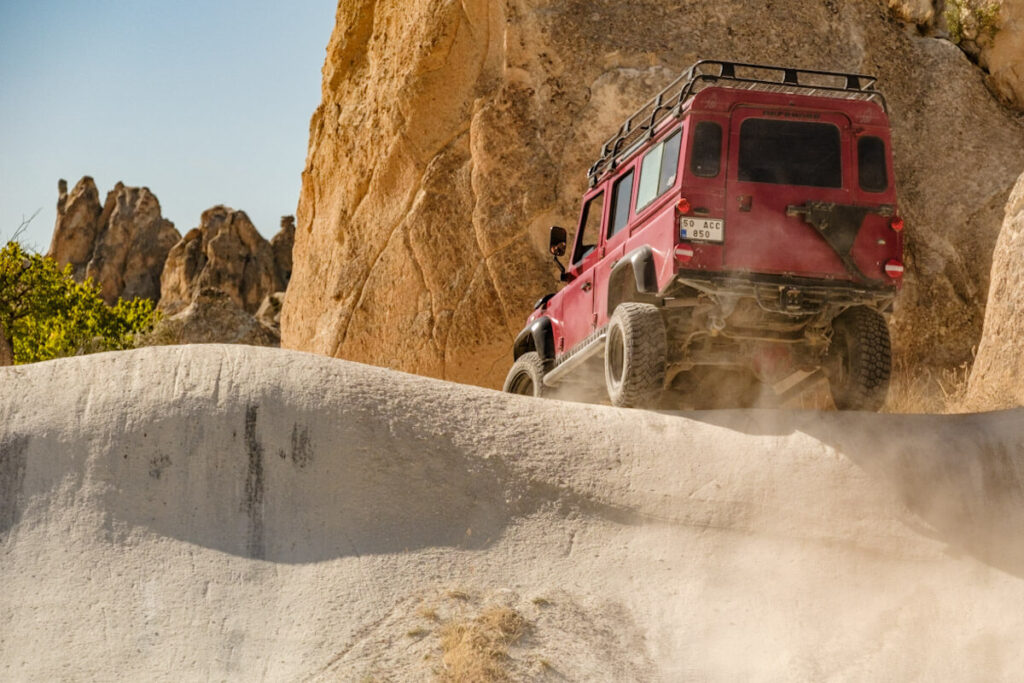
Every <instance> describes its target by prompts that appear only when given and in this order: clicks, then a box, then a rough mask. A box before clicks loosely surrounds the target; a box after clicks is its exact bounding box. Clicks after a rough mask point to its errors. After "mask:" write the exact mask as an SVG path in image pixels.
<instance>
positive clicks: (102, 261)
mask: <svg viewBox="0 0 1024 683" xmlns="http://www.w3.org/2000/svg"><path fill="white" fill-rule="evenodd" d="M58 189H59V191H60V195H59V197H58V200H57V224H56V226H55V227H54V231H53V240H52V242H51V244H50V251H49V253H48V254H47V255H48V256H50V257H52V258H54V259H55V260H56V261H57V262H58V263H59V264H60V265H61V266H65V265H67V264H71V266H72V268H73V269H74V276H75V279H77V280H79V281H81V280H84V279H85V278H92V279H93V281H94V282H95V283H96V285H97V286H98V287H99V289H100V293H101V294H102V296H103V298H104V300H106V302H107V303H108V304H113V303H114V302H115V301H117V299H118V298H123V299H132V298H136V297H138V298H145V299H152V300H154V301H157V300H159V299H160V276H161V274H162V272H163V268H164V261H165V260H166V259H167V253H168V252H169V251H170V249H171V247H172V246H174V243H175V242H177V241H178V240H179V239H180V238H181V235H180V233H178V231H177V230H175V228H174V224H173V223H171V222H170V221H169V220H167V219H165V218H164V217H163V216H162V215H161V212H160V201H159V200H158V199H157V198H156V196H155V195H154V194H153V193H152V192H150V191H149V188H148V187H126V186H125V185H124V184H123V183H118V184H117V185H115V186H114V189H113V190H111V191H110V192H108V193H107V199H106V201H105V202H104V204H103V206H102V207H101V206H100V203H99V192H98V191H97V189H96V183H95V182H94V181H93V179H92V178H90V177H89V176H85V177H83V178H82V179H81V180H80V181H78V183H77V184H76V185H75V187H74V189H73V190H72V191H71V193H70V194H68V193H67V183H66V182H65V181H64V180H61V181H60V183H59V184H58Z"/></svg>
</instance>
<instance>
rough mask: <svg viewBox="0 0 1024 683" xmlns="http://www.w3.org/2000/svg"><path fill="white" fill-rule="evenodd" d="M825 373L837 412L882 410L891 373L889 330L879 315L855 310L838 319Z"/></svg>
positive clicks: (865, 309)
mask: <svg viewBox="0 0 1024 683" xmlns="http://www.w3.org/2000/svg"><path fill="white" fill-rule="evenodd" d="M824 370H825V374H826V376H827V377H828V385H829V389H830V390H831V392H832V401H833V402H834V403H835V404H836V408H838V409H839V410H870V411H878V410H879V409H881V407H882V405H883V404H884V403H885V397H886V394H888V392H889V375H890V374H891V372H892V349H891V346H890V342H889V326H888V325H886V322H885V318H883V317H882V314H881V313H879V312H878V311H875V310H873V309H870V308H865V307H864V306H854V307H853V308H848V309H846V310H845V311H843V313H842V314H840V315H839V316H837V317H836V319H835V320H833V321H832V343H831V345H830V346H829V349H828V354H827V356H826V359H825V368H824Z"/></svg>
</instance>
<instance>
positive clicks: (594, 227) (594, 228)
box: [572, 192, 604, 266]
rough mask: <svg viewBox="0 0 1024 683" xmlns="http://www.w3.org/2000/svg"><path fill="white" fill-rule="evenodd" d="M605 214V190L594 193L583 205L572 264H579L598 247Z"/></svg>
mask: <svg viewBox="0 0 1024 683" xmlns="http://www.w3.org/2000/svg"><path fill="white" fill-rule="evenodd" d="M602 216H604V192H601V193H599V194H597V195H594V196H593V197H591V198H590V201H588V202H587V204H586V206H584V207H583V215H582V217H581V218H580V227H579V230H578V231H577V235H576V246H575V248H574V249H573V250H572V265H574V266H578V265H579V264H580V263H582V262H583V259H584V258H586V256H587V254H589V253H590V252H592V251H594V250H595V249H597V240H598V239H599V238H600V236H601V218H602Z"/></svg>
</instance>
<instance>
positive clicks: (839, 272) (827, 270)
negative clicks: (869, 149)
mask: <svg viewBox="0 0 1024 683" xmlns="http://www.w3.org/2000/svg"><path fill="white" fill-rule="evenodd" d="M729 137H730V144H729V147H728V149H729V151H728V165H727V169H728V170H727V173H728V175H727V177H726V188H727V195H726V222H725V225H726V228H725V243H724V249H723V266H724V268H725V269H726V270H730V271H739V272H753V273H772V274H779V275H798V276H805V277H819V278H840V279H849V278H850V277H851V276H850V273H849V272H848V271H847V269H846V268H845V267H844V265H843V262H842V260H841V259H840V257H839V254H838V253H837V252H836V250H835V249H834V248H833V247H831V246H830V245H829V244H828V242H826V240H825V239H824V238H823V237H822V234H821V233H820V232H819V231H818V230H817V229H816V228H815V227H813V226H812V225H811V224H809V223H808V222H807V221H806V220H805V219H804V215H803V214H801V213H800V212H799V209H800V208H801V207H806V206H807V205H808V203H809V202H825V203H835V204H841V205H847V204H850V203H851V192H850V189H849V188H850V180H849V170H850V169H851V168H852V158H851V157H852V154H851V150H850V142H849V141H850V121H849V119H848V118H847V117H846V116H844V115H843V114H841V113H839V112H829V111H809V110H802V109H795V108H789V109H787V108H779V109H772V108H769V107H737V108H736V109H735V110H733V113H732V117H731V123H730V136H729Z"/></svg>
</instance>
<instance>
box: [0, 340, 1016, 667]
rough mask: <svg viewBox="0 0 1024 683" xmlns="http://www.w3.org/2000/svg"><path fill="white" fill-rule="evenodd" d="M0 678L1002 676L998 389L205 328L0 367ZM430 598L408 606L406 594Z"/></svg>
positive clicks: (1005, 419) (1012, 640)
mask: <svg viewBox="0 0 1024 683" xmlns="http://www.w3.org/2000/svg"><path fill="white" fill-rule="evenodd" d="M0 387H2V388H3V392H2V396H0V583H2V585H3V586H4V589H3V591H2V592H0V623H3V627H2V628H0V678H2V679H4V680H28V679H33V680H46V679H49V680H53V679H122V680H129V679H136V680H137V679H147V680H168V681H170V680H174V681H178V680H183V679H187V680H193V679H207V678H213V679H228V680H257V679H260V678H265V679H268V680H304V679H323V680H338V679H339V678H340V679H341V680H363V679H364V677H366V676H377V677H380V678H381V679H384V680H389V679H391V680H422V679H424V678H427V677H429V676H430V675H431V673H432V672H433V671H436V670H438V668H439V667H440V666H441V663H440V659H439V655H438V648H437V639H436V637H435V634H434V632H435V629H434V626H433V625H432V623H424V622H429V621H430V620H429V619H427V618H426V617H425V616H424V614H426V613H427V612H428V611H430V610H433V611H435V612H436V613H437V619H441V620H443V619H445V618H448V617H449V616H451V615H454V614H457V613H460V612H465V613H472V612H473V610H477V609H480V608H481V607H482V606H484V605H487V604H490V603H492V602H499V603H504V604H509V605H512V606H514V607H515V608H516V609H518V610H519V611H520V612H521V613H522V614H523V615H524V616H525V617H526V618H527V620H528V622H530V624H531V630H530V631H529V632H528V634H527V636H526V638H525V639H524V640H523V641H522V642H521V643H520V644H519V645H518V646H517V647H515V648H513V651H512V653H511V654H512V661H511V662H510V666H511V667H512V670H513V672H515V673H517V674H518V675H524V676H535V677H537V678H540V679H544V678H550V679H551V680H561V679H559V678H558V677H559V676H562V677H564V678H567V679H569V680H607V681H619V680H686V679H700V680H709V679H710V680H735V679H751V678H752V679H758V680H793V679H824V678H833V677H835V678H842V679H862V680H864V679H873V680H906V679H933V680H938V679H942V680H949V679H951V678H952V679H968V680H987V681H990V680H998V679H1010V678H1013V677H1016V676H1018V675H1019V672H1020V671H1021V670H1024V610H1021V608H1020V606H1021V605H1022V604H1024V580H1022V579H1024V534H1022V533H1021V531H1020V530H1021V529H1022V528H1024V485H1022V482H1024V410H1016V411H1009V412H1004V413H990V414H980V415H971V416H935V417H932V416H892V415H866V414H837V413H825V414H816V413H780V412H771V411H759V412H707V413H690V414H683V415H669V414H656V413H645V412H638V411H627V410H618V409H613V408H606V407H599V406H588V405H579V404H568V403H561V402H556V401H536V400H530V399H525V398H521V397H510V396H506V395H502V394H499V393H496V392H492V391H487V390H483V389H476V388H472V387H465V386H459V385H454V384H448V383H443V382H438V381H434V380H429V379H424V378H420V377H413V376H409V375H403V374H398V373H393V372H390V371H387V370H382V369H379V368H372V367H368V366H362V365H356V364H351V363H346V362H343V361H337V360H331V359H327V358H323V357H319V356H312V355H307V354H301V353H295V352H288V351H278V350H269V349H258V348H249V347H232V346H191V347H167V348H152V349H143V350H140V351H133V352H126V353H117V354H102V355H97V356H89V357H83V358H74V359H67V360H61V361H55V362H50V363H44V364H40V365H34V366H24V367H19V368H4V369H0ZM425 608H427V609H425Z"/></svg>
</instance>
